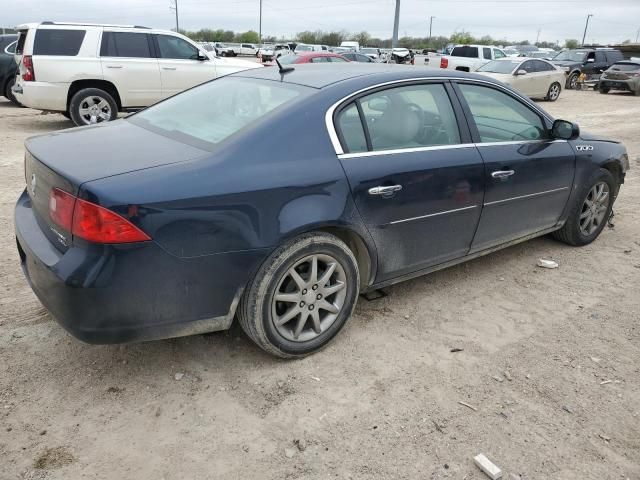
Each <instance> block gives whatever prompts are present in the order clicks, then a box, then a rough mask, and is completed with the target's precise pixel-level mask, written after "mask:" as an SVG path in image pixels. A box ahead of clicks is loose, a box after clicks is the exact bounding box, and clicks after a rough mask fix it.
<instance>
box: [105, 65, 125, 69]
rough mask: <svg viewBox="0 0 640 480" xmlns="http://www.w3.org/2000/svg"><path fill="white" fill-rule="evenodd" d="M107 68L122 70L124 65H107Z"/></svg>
mask: <svg viewBox="0 0 640 480" xmlns="http://www.w3.org/2000/svg"><path fill="white" fill-rule="evenodd" d="M107 68H122V65H107Z"/></svg>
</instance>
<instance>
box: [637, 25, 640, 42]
mask: <svg viewBox="0 0 640 480" xmlns="http://www.w3.org/2000/svg"><path fill="white" fill-rule="evenodd" d="M639 38H640V28H639V29H638V33H636V43H638V39H639Z"/></svg>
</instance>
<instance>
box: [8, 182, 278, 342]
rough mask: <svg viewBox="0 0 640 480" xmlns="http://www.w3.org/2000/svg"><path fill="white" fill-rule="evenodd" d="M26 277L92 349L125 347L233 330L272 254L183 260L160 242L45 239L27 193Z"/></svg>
mask: <svg viewBox="0 0 640 480" xmlns="http://www.w3.org/2000/svg"><path fill="white" fill-rule="evenodd" d="M15 231H16V240H17V246H18V252H19V254H20V261H21V264H22V269H23V271H24V273H25V276H26V278H27V280H28V282H29V284H30V286H31V288H32V289H33V291H34V292H35V294H36V295H37V297H38V298H39V299H40V301H41V302H42V304H43V305H44V306H45V308H47V310H49V311H50V312H51V314H52V316H53V317H54V318H55V319H56V321H57V322H58V323H60V325H62V326H63V327H64V328H65V329H66V330H67V331H69V333H71V334H72V335H73V336H75V337H77V338H79V339H80V340H83V341H85V342H87V343H98V344H106V343H125V342H135V341H143V340H154V339H160V338H171V337H178V336H184V335H192V334H197V333H204V332H211V331H217V330H225V329H228V328H229V327H230V326H231V323H232V321H233V317H234V314H235V309H236V305H237V303H238V301H239V299H240V296H241V294H242V291H243V288H244V286H245V285H246V283H247V281H248V279H249V278H250V277H251V274H252V272H253V271H254V270H255V268H257V266H258V265H259V264H260V262H261V261H262V259H263V258H264V257H265V256H266V255H267V254H268V252H266V251H264V250H251V251H243V252H232V253H223V254H217V255H206V256H202V257H196V258H179V257H175V256H173V255H171V254H169V253H167V252H166V251H165V250H163V249H162V248H161V247H160V246H158V245H157V244H156V243H154V242H145V243H141V244H135V245H122V246H115V245H104V246H91V247H88V248H85V247H78V246H71V247H70V248H69V249H68V250H67V251H66V252H65V253H62V252H60V251H59V250H58V249H57V248H56V247H55V246H54V245H53V244H52V243H51V242H50V241H49V239H48V238H47V237H46V236H45V235H44V233H43V232H42V230H41V227H40V224H39V223H38V221H37V219H36V217H35V215H34V212H33V210H32V208H31V200H30V199H29V196H28V195H27V193H26V191H25V192H23V194H22V195H21V196H20V198H19V199H18V202H17V204H16V207H15Z"/></svg>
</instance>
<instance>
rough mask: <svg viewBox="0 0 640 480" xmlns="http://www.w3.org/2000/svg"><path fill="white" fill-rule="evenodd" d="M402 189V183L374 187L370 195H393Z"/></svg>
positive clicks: (370, 190)
mask: <svg viewBox="0 0 640 480" xmlns="http://www.w3.org/2000/svg"><path fill="white" fill-rule="evenodd" d="M400 190H402V185H391V186H388V187H373V188H370V189H369V195H383V196H384V195H393V194H394V193H396V192H399V191H400Z"/></svg>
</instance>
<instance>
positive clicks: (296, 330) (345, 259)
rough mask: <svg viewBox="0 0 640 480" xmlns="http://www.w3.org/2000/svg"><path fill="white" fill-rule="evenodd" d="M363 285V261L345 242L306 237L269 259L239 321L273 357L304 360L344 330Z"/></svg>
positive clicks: (320, 235)
mask: <svg viewBox="0 0 640 480" xmlns="http://www.w3.org/2000/svg"><path fill="white" fill-rule="evenodd" d="M314 265H315V266H314ZM359 286H360V274H359V272H358V263H357V262H356V259H355V257H354V255H353V253H352V252H351V250H350V249H349V247H347V245H346V244H345V243H344V242H343V241H342V240H340V239H339V238H337V237H335V236H333V235H330V234H328V233H321V232H317V233H308V234H303V235H300V236H298V237H296V238H294V239H292V240H291V241H289V242H287V243H286V244H284V245H282V246H280V247H278V248H276V250H275V251H274V252H273V253H272V254H271V255H269V257H268V258H267V259H266V260H265V261H264V263H263V264H262V266H261V267H260V268H259V270H258V272H257V273H256V275H255V277H254V279H253V281H252V282H251V283H250V284H249V285H248V286H247V289H246V290H245V292H244V294H243V296H242V299H241V301H240V305H239V308H238V320H239V322H240V326H241V327H242V329H243V330H244V331H245V333H246V334H247V335H248V336H249V338H251V340H253V341H254V342H255V343H256V344H257V345H258V346H259V347H260V348H262V349H263V350H265V351H267V352H268V353H271V354H272V355H276V356H278V357H281V358H298V357H303V356H305V355H309V354H311V353H314V352H316V351H318V350H320V349H321V348H323V347H324V346H325V345H327V343H329V342H330V341H331V340H332V339H333V338H334V337H335V336H336V335H337V333H338V332H339V331H340V330H341V329H342V327H343V326H344V324H345V323H346V322H347V320H349V317H351V314H352V312H353V309H354V308H355V305H356V301H357V299H358V293H359Z"/></svg>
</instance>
